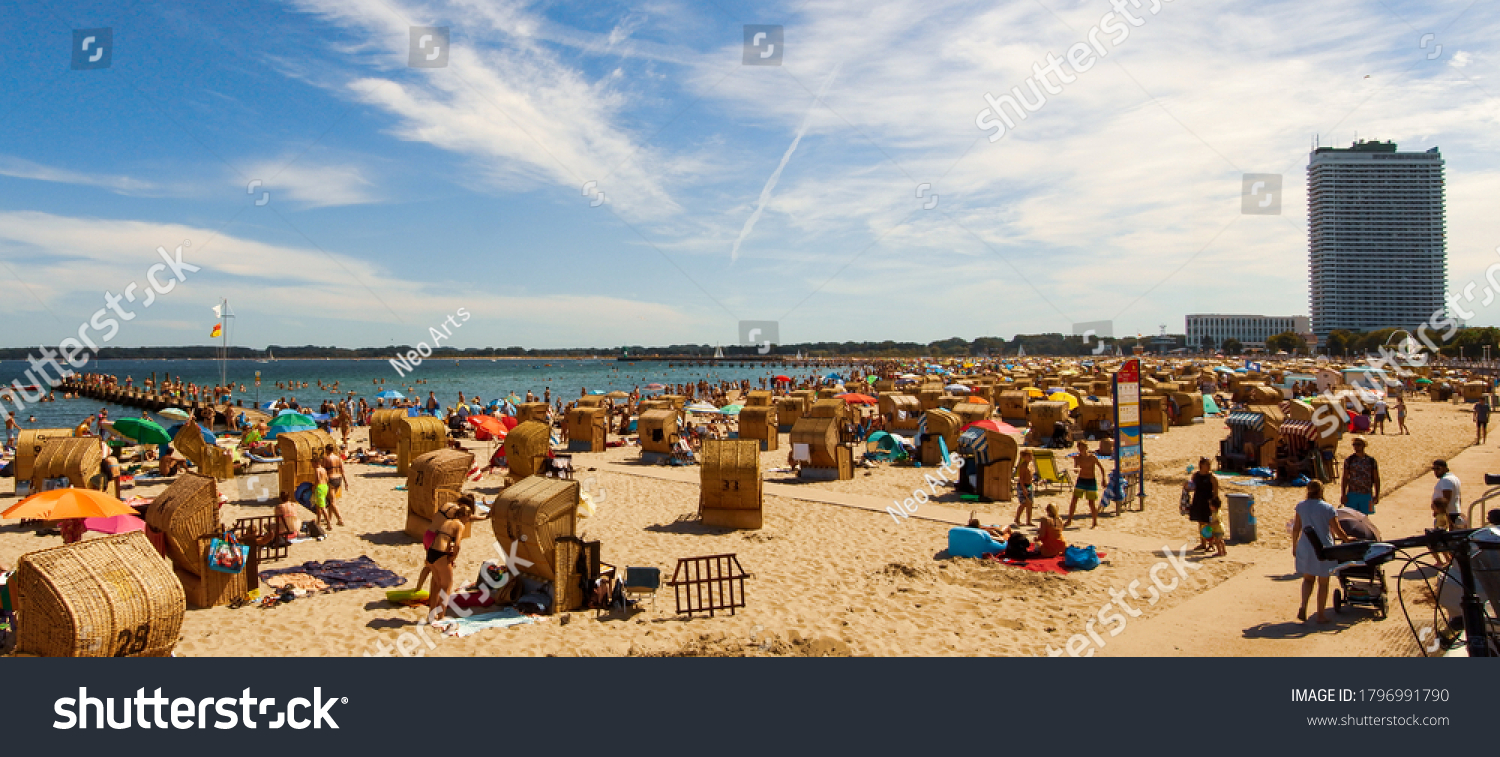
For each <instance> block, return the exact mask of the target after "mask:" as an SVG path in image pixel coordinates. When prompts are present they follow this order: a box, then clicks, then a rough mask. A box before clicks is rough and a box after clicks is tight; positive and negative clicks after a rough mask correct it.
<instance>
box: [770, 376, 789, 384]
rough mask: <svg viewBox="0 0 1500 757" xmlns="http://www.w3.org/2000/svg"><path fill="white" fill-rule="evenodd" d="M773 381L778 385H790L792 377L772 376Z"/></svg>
mask: <svg viewBox="0 0 1500 757" xmlns="http://www.w3.org/2000/svg"><path fill="white" fill-rule="evenodd" d="M771 380H772V381H775V382H776V383H778V384H790V383H792V377H791V376H772V377H771Z"/></svg>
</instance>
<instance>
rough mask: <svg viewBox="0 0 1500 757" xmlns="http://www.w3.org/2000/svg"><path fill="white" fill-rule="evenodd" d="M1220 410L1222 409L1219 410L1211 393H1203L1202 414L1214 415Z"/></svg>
mask: <svg viewBox="0 0 1500 757" xmlns="http://www.w3.org/2000/svg"><path fill="white" fill-rule="evenodd" d="M1220 412H1222V411H1221V410H1219V403H1217V402H1214V398H1213V395H1211V394H1205V395H1203V414H1204V415H1216V414H1218V413H1220Z"/></svg>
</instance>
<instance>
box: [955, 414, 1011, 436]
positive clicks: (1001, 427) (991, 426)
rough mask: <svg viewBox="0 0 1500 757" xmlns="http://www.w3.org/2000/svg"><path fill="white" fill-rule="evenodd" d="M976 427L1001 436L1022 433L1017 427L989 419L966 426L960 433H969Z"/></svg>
mask: <svg viewBox="0 0 1500 757" xmlns="http://www.w3.org/2000/svg"><path fill="white" fill-rule="evenodd" d="M976 426H977V427H979V428H982V429H986V430H988V431H994V432H996V433H1001V434H1019V433H1021V430H1020V429H1018V428H1016V427H1015V426H1012V425H1010V424H1009V423H1006V422H1005V421H995V420H990V419H988V418H986V419H985V420H982V421H974V422H973V423H970V424H969V425H967V426H964V427H963V428H961V429H959V430H958V432H959V433H960V434H962V433H963V432H965V431H968V430H969V429H971V428H975V427H976Z"/></svg>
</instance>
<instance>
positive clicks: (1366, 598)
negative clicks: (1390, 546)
mask: <svg viewBox="0 0 1500 757" xmlns="http://www.w3.org/2000/svg"><path fill="white" fill-rule="evenodd" d="M1381 557H1383V558H1384V559H1381V558H1375V559H1372V560H1371V561H1370V562H1364V561H1356V562H1348V563H1344V564H1342V565H1340V566H1338V567H1337V568H1334V570H1333V573H1334V575H1336V576H1338V579H1339V588H1337V589H1334V590H1333V611H1334V612H1342V611H1343V608H1344V605H1349V606H1350V607H1353V606H1355V605H1358V606H1361V607H1371V608H1374V610H1375V617H1377V618H1379V619H1380V620H1385V619H1386V617H1387V616H1388V615H1389V609H1390V600H1389V598H1388V597H1387V596H1386V594H1387V592H1386V586H1385V562H1386V561H1387V560H1389V559H1390V555H1389V554H1385V555H1381ZM1367 558H1368V556H1367Z"/></svg>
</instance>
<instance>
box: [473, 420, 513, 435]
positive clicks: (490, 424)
mask: <svg viewBox="0 0 1500 757" xmlns="http://www.w3.org/2000/svg"><path fill="white" fill-rule="evenodd" d="M469 424H470V425H472V426H474V427H475V428H477V429H480V430H481V431H484V432H485V433H487V434H489V435H490V436H493V437H495V438H496V439H502V438H504V437H505V435H506V434H507V433H509V432H510V428H507V427H506V425H505V421H502V420H500V419H499V418H496V417H494V416H492V415H471V416H469Z"/></svg>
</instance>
